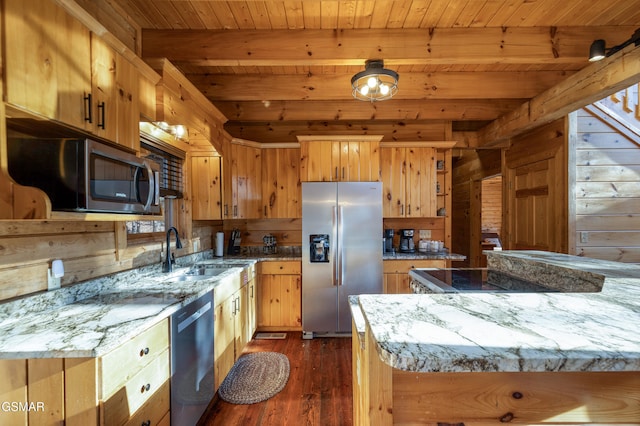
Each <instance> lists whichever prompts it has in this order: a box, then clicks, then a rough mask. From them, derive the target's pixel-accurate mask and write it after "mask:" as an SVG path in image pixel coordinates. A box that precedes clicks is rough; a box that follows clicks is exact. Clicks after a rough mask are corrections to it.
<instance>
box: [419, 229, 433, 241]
mask: <svg viewBox="0 0 640 426" xmlns="http://www.w3.org/2000/svg"><path fill="white" fill-rule="evenodd" d="M429 238H431V229H421V230H420V239H421V240H427V239H429Z"/></svg>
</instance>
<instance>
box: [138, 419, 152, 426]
mask: <svg viewBox="0 0 640 426" xmlns="http://www.w3.org/2000/svg"><path fill="white" fill-rule="evenodd" d="M140 426H151V420H145V421H144V422H142V423H140Z"/></svg>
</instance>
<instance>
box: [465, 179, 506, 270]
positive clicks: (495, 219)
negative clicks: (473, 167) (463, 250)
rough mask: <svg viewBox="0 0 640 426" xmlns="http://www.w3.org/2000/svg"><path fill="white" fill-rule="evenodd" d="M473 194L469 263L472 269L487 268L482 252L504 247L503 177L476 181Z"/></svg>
mask: <svg viewBox="0 0 640 426" xmlns="http://www.w3.org/2000/svg"><path fill="white" fill-rule="evenodd" d="M473 194H475V195H476V196H475V197H473V199H472V202H471V238H470V244H471V247H470V248H469V254H470V256H469V257H470V259H469V261H470V266H471V267H485V266H486V265H487V259H486V256H484V255H483V254H482V251H483V250H492V249H493V248H494V247H501V246H502V245H501V240H500V237H501V235H502V176H501V175H496V176H491V177H488V178H485V179H481V180H478V181H474V182H473Z"/></svg>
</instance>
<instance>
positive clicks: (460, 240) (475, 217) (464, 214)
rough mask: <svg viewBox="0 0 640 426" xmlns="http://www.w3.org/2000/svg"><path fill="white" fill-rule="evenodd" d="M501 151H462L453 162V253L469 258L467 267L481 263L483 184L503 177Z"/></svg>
mask: <svg viewBox="0 0 640 426" xmlns="http://www.w3.org/2000/svg"><path fill="white" fill-rule="evenodd" d="M500 162H501V150H500V149H490V150H489V149H487V150H477V151H475V150H461V151H460V152H459V155H458V156H455V157H454V160H453V175H452V193H453V197H452V212H451V217H452V222H451V238H452V244H451V245H452V249H451V250H452V251H453V252H455V253H459V254H463V255H465V256H467V260H466V261H465V262H464V265H465V266H469V265H473V266H475V265H478V264H479V262H480V258H479V256H480V251H481V250H480V240H481V214H482V210H481V199H480V192H479V191H481V189H482V188H481V181H482V180H483V179H485V178H487V177H490V176H494V175H497V174H500V164H501V163H500Z"/></svg>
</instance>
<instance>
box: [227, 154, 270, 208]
mask: <svg viewBox="0 0 640 426" xmlns="http://www.w3.org/2000/svg"><path fill="white" fill-rule="evenodd" d="M228 151H229V152H228V154H226V155H225V167H224V169H225V173H224V177H225V179H224V181H225V183H224V185H225V205H224V211H223V215H224V219H259V218H261V217H262V208H261V207H262V185H261V182H260V178H261V169H262V163H261V161H262V160H261V155H262V152H261V149H260V148H255V147H252V146H247V145H240V144H236V143H231V144H229V149H228Z"/></svg>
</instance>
